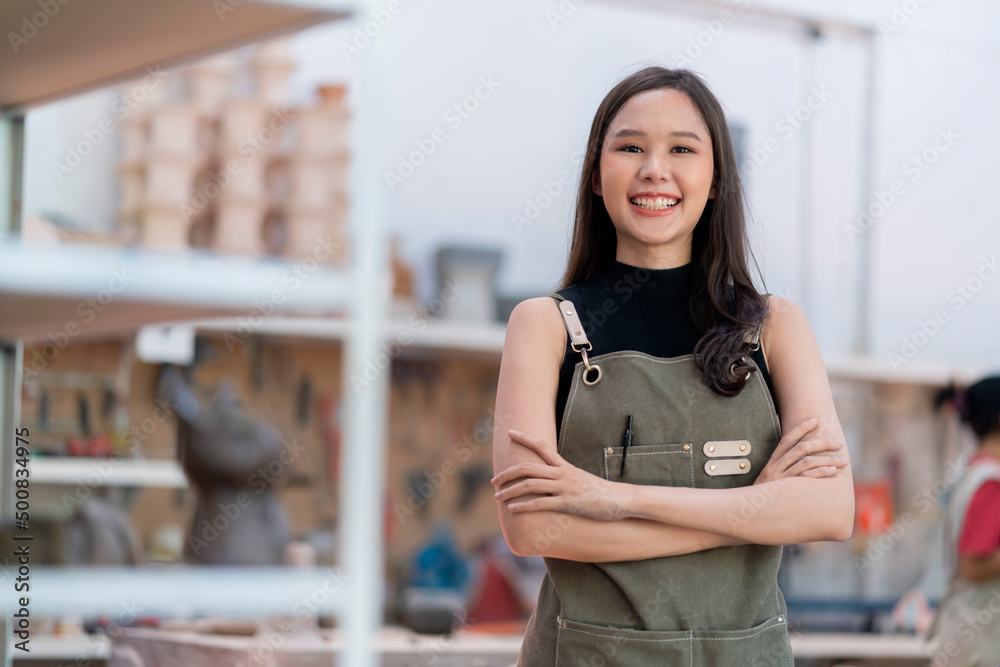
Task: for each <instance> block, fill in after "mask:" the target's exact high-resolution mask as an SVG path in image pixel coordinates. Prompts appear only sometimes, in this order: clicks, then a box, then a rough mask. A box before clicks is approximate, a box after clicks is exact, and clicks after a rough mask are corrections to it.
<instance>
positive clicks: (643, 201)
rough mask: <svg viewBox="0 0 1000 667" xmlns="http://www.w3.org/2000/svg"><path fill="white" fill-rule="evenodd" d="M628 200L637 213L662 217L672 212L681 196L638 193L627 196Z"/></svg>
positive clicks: (678, 204)
mask: <svg viewBox="0 0 1000 667" xmlns="http://www.w3.org/2000/svg"><path fill="white" fill-rule="evenodd" d="M628 202H629V206H630V207H631V209H632V211H633V212H634V213H636V214H638V215H644V216H653V217H663V216H667V215H671V214H672V213H674V211H675V210H676V209H677V208H678V207H679V206H680V203H681V198H680V197H679V196H677V195H674V194H665V195H658V194H655V193H639V194H637V195H634V196H632V197H629V199H628Z"/></svg>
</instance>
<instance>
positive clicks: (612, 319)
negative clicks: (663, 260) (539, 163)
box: [556, 260, 780, 437]
mask: <svg viewBox="0 0 1000 667" xmlns="http://www.w3.org/2000/svg"><path fill="white" fill-rule="evenodd" d="M693 273H694V263H693V262H688V263H687V264H685V265H684V266H678V267H676V268H672V269H645V268H640V267H635V266H631V265H629V264H624V263H622V262H619V261H617V260H611V262H610V263H609V264H608V265H607V266H606V267H605V268H604V269H603V270H601V271H600V272H599V273H597V274H596V275H594V276H592V277H590V278H588V279H587V280H583V281H580V282H578V283H576V284H574V285H570V286H569V287H566V288H565V289H561V290H558V291H557V292H556V293H557V294H559V295H560V296H562V297H564V298H566V299H568V300H569V301H572V302H573V305H574V306H575V307H576V308H577V312H578V313H579V314H580V321H581V323H582V324H583V329H584V332H585V333H586V334H587V338H588V339H590V343H591V345H593V348H592V349H591V350H589V351H588V352H587V355H588V356H589V357H595V356H597V355H598V354H605V353H607V352H617V351H619V350H636V351H638V352H645V353H646V354H651V355H653V356H656V357H679V356H682V355H685V354H692V353H693V352H694V346H695V344H696V343H697V342H698V339H700V338H701V331H699V330H698V327H697V326H696V325H695V323H694V319H693V318H692V317H691V312H690V309H689V308H688V296H689V294H690V291H691V277H692V275H693ZM750 356H751V358H752V359H753V360H754V361H755V362H757V366H759V367H760V369H761V372H762V374H763V379H764V382H765V383H766V384H767V388H768V390H769V391H770V392H771V400H772V402H773V403H774V408H775V411H777V409H778V402H777V400H776V399H775V397H774V386H773V385H772V384H771V376H770V374H769V373H768V371H767V364H766V363H765V361H764V353H763V351H762V349H761V348H759V347H758V348H757V350H756V351H755V352H753V353H752V354H751V355H750ZM582 359H583V357H582V356H581V355H580V353H579V352H575V351H574V350H573V349H572V348H571V347H570V341H569V337H568V336H567V340H566V352H565V354H564V355H563V362H562V366H561V367H560V368H559V389H558V392H557V394H556V434H557V437H558V433H559V431H560V429H561V427H562V417H563V411H564V410H565V407H566V401H567V399H568V397H569V389H570V384H571V383H572V382H573V370H574V367H575V366H576V364H577V362H579V361H582ZM779 417H780V415H779Z"/></svg>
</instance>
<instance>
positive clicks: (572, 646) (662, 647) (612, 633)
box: [555, 447, 738, 667]
mask: <svg viewBox="0 0 1000 667" xmlns="http://www.w3.org/2000/svg"><path fill="white" fill-rule="evenodd" d="M629 449H631V447H629ZM630 455H631V453H630ZM556 622H557V623H558V630H557V634H556V663H555V667H559V665H562V666H563V667H581V666H589V665H601V666H602V667H646V666H647V665H648V666H650V667H652V666H653V665H657V666H659V665H677V666H678V667H683V666H686V665H695V664H698V665H709V664H719V665H721V664H722V663H704V662H702V663H698V662H693V653H692V649H691V634H692V633H691V631H690V630H635V629H632V628H614V627H608V626H606V625H596V624H594V623H584V622H582V621H571V620H569V619H565V618H558V617H557V618H556ZM733 664H738V663H733Z"/></svg>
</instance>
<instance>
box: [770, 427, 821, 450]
mask: <svg viewBox="0 0 1000 667" xmlns="http://www.w3.org/2000/svg"><path fill="white" fill-rule="evenodd" d="M817 424H819V419H817V418H816V417H813V418H812V419H807V420H805V421H804V422H802V423H801V424H798V425H797V426H795V427H794V428H792V429H791V430H790V431H788V432H786V433H785V434H784V435H783V436H781V440H779V441H778V446H777V447H775V448H774V452H773V453H772V454H771V458H772V459H774V458H781V457H782V456H784V455H785V454H786V453H787V452H788V451H789V450H790V449H791V448H792V447H794V446H795V445H796V444H797V443H798V441H799V440H801V439H802V436H804V435H805V434H806V433H808V432H809V431H811V430H813V429H814V428H816V426H817Z"/></svg>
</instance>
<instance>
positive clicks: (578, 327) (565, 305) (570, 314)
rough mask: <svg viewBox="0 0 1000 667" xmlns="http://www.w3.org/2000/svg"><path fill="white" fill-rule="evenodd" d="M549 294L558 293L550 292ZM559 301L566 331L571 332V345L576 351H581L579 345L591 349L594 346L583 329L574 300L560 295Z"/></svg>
mask: <svg viewBox="0 0 1000 667" xmlns="http://www.w3.org/2000/svg"><path fill="white" fill-rule="evenodd" d="M549 296H558V295H555V294H550V295H549ZM557 301H558V303H559V312H560V313H562V316H563V322H565V324H566V331H568V332H569V340H570V347H572V348H573V351H574V352H579V351H580V350H579V349H578V347H577V346H579V347H586V348H587V349H588V350H589V349H590V348H591V347H592V346H591V344H590V341H589V340H588V339H587V334H586V332H584V330H583V324H582V323H581V322H580V315H579V313H577V312H576V307H575V306H574V305H573V302H572V301H570V300H569V299H566V298H565V297H562V296H559V299H558V300H557Z"/></svg>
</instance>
